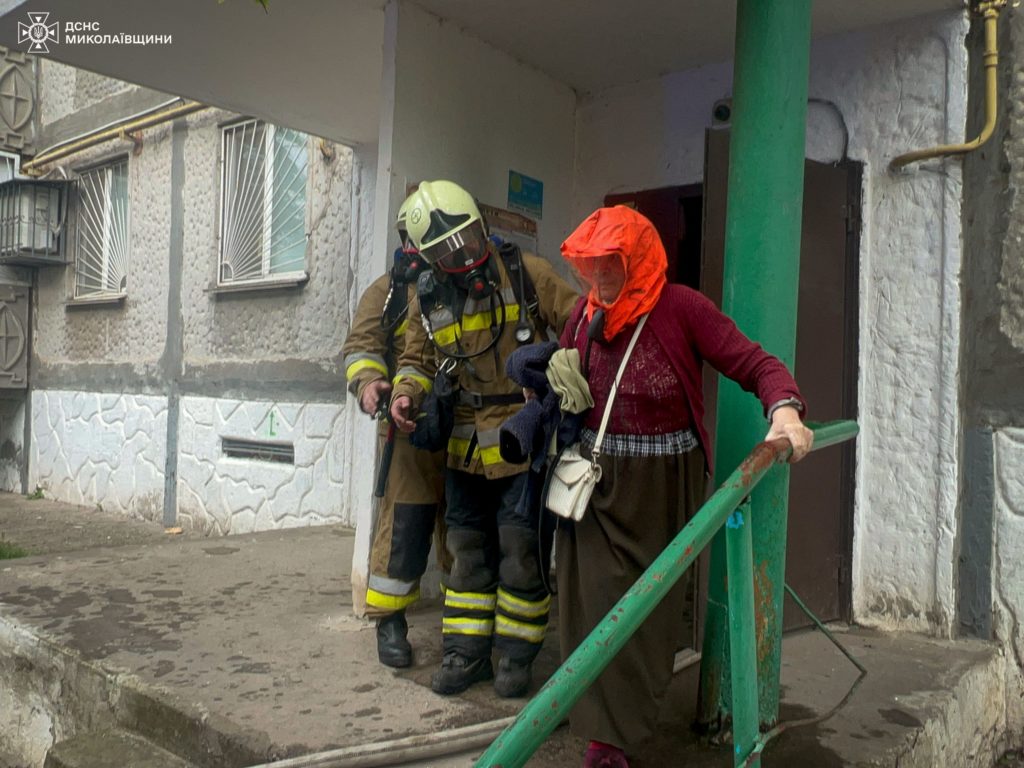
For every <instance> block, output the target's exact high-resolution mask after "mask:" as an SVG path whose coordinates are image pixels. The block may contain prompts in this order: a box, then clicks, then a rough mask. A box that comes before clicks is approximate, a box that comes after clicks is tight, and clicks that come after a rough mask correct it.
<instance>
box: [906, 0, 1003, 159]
mask: <svg viewBox="0 0 1024 768" xmlns="http://www.w3.org/2000/svg"><path fill="white" fill-rule="evenodd" d="M1006 4H1007V0H985V2H981V3H978V12H979V13H981V15H982V16H983V17H984V19H985V56H984V59H983V62H984V66H985V125H984V126H983V127H982V129H981V133H980V134H978V138H976V139H975V140H974V141H968V142H966V143H965V144H943V145H941V146H938V147H931V148H930V149H919V150H916V151H914V152H907V153H906V154H905V155H900V156H899V157H896V158H894V159H893V160H892V162H890V163H889V169H890V170H896V169H898V168H902V167H903V166H905V165H907V164H909V163H916V162H917V161H918V160H928V159H929V158H933V157H945V156H948V155H965V154H967V153H968V152H972V151H974V150H975V149H977V148H978V147H980V146H981V145H982V144H984V143H985V142H986V141H988V140H989V138H990V137H991V136H992V133H993V131H995V128H996V105H997V96H996V79H997V73H996V65H997V64H998V63H999V42H998V39H997V24H996V22H998V21H999V11H1000V10H1002V9H1003V7H1005V6H1006Z"/></svg>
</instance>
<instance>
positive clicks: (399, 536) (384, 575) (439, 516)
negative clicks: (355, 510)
mask: <svg viewBox="0 0 1024 768" xmlns="http://www.w3.org/2000/svg"><path fill="white" fill-rule="evenodd" d="M382 431H383V432H384V435H386V427H385V428H384V430H382ZM384 435H380V437H379V441H380V443H381V447H383V442H384V439H385V437H384ZM394 439H395V448H394V454H393V456H392V459H391V469H390V471H389V472H388V480H387V485H386V486H385V488H384V498H383V499H382V500H381V504H380V508H379V510H378V512H377V521H376V524H375V526H374V534H373V544H372V548H371V550H370V577H369V581H368V583H367V590H366V613H367V615H368V616H374V617H381V616H387V615H388V614H391V613H394V612H395V611H400V610H404V609H405V608H407V607H408V606H410V605H412V604H413V603H414V602H416V600H417V599H418V598H419V596H420V578H421V577H422V576H423V573H424V572H425V571H426V569H427V558H428V557H429V555H430V542H431V537H432V536H433V537H434V538H435V540H436V551H437V558H438V564H439V566H440V567H441V571H442V573H444V574H447V572H448V570H449V569H450V560H451V559H450V557H448V554H447V551H446V550H445V545H444V539H445V536H444V452H443V451H438V452H436V453H431V452H430V451H424V450H420V449H419V448H414V447H413V446H412V445H411V444H410V443H409V436H408V435H406V434H405V433H403V432H401V431H400V430H397V429H396V430H395V438H394ZM378 455H379V453H378Z"/></svg>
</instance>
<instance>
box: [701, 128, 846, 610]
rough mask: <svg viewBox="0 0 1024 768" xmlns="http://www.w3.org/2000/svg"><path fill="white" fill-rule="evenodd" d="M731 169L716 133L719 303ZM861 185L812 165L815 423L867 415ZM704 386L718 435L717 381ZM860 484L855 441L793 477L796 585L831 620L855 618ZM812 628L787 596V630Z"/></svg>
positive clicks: (801, 333) (708, 248)
mask: <svg viewBox="0 0 1024 768" xmlns="http://www.w3.org/2000/svg"><path fill="white" fill-rule="evenodd" d="M728 168H729V134H728V131H722V130H719V131H709V132H708V134H707V144H706V154H705V175H704V178H705V180H706V183H705V187H704V191H705V208H704V217H705V218H704V256H703V264H702V268H701V290H702V291H703V292H704V293H705V294H706V295H707V296H708V297H709V298H711V299H712V300H713V301H715V302H716V303H717V304H719V305H720V304H721V300H722V269H723V262H724V254H725V249H724V245H725V208H726V189H727V182H728ZM860 181H861V167H860V164H858V163H853V162H849V161H844V162H840V163H836V164H826V163H818V162H815V161H813V160H807V161H806V164H805V166H804V207H803V231H802V235H801V249H800V294H799V300H798V306H797V340H796V365H795V368H796V371H795V373H796V377H797V380H798V381H799V383H800V389H801V391H802V392H803V393H804V396H805V397H806V398H807V402H808V405H809V410H810V417H811V418H812V419H813V420H815V421H831V420H833V419H855V418H856V417H857V410H856V409H857V311H858V289H857V280H858V271H857V257H858V250H859V243H858V231H859V226H858V221H857V219H858V213H859V211H860ZM704 382H705V392H706V395H707V402H706V408H707V419H706V423H707V426H708V429H709V433H710V434H714V418H715V407H714V406H715V400H716V393H717V375H713V374H712V373H709V372H708V371H707V370H705V377H704ZM853 483H854V447H853V443H845V444H844V445H843V446H842V447H841V448H833V449H830V450H827V451H821V452H820V453H813V454H811V455H810V456H809V457H808V458H807V459H805V460H804V461H803V462H802V463H801V464H800V465H799V466H798V467H796V468H795V469H794V470H793V473H792V476H791V480H790V491H789V525H788V543H787V550H786V582H787V583H788V584H789V585H790V586H791V587H792V588H793V590H794V591H795V592H796V593H797V594H798V595H799V596H800V597H801V598H802V599H803V600H804V602H805V603H806V604H807V605H808V607H809V608H810V609H811V610H812V611H814V613H816V614H817V615H818V616H819V617H820V618H821V619H822V620H823V621H831V620H836V619H840V620H846V621H849V620H850V619H851V614H852V592H851V586H850V581H851V573H850V568H851V556H852V551H853ZM810 623H811V622H810V621H809V620H808V619H807V618H806V617H805V616H804V615H803V614H802V613H801V612H800V611H799V609H798V608H797V606H796V605H795V604H793V602H792V601H791V600H790V599H789V598H788V597H787V598H786V606H785V615H784V628H785V629H795V628H797V627H803V626H807V625H809V624H810Z"/></svg>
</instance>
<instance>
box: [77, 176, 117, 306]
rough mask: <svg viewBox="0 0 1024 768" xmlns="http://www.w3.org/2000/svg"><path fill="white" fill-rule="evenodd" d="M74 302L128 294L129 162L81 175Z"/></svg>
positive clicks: (78, 198) (79, 182) (78, 197)
mask: <svg viewBox="0 0 1024 768" xmlns="http://www.w3.org/2000/svg"><path fill="white" fill-rule="evenodd" d="M76 203H77V206H76V220H77V221H76V223H77V226H76V232H77V247H76V248H75V298H93V297H98V296H123V295H124V294H125V293H127V290H128V255H129V245H128V160H127V158H122V159H120V160H116V161H114V162H111V163H107V164H106V165H101V166H98V167H96V168H90V169H89V170H87V171H83V172H82V173H81V174H80V178H79V181H78V195H77V200H76Z"/></svg>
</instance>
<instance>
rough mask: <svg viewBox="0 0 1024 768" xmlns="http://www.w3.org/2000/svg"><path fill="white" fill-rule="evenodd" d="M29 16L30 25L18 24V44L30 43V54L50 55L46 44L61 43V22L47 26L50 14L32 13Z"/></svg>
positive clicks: (20, 22)
mask: <svg viewBox="0 0 1024 768" xmlns="http://www.w3.org/2000/svg"><path fill="white" fill-rule="evenodd" d="M27 15H28V20H29V21H30V22H31V23H30V24H26V23H24V22H22V21H19V22H18V43H19V44H20V43H25V42H27V43H29V46H28V52H29V53H49V52H50V49H49V48H48V47H47V46H46V44H47V43H49V42H54V43H59V42H60V22H57V21H55V22H53V24H47V23H46V20H47V19H49V18H50V14H49V13H48V12H47V13H41V12H39V11H35V12H32V11H30V12H29V13H28V14H27Z"/></svg>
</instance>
